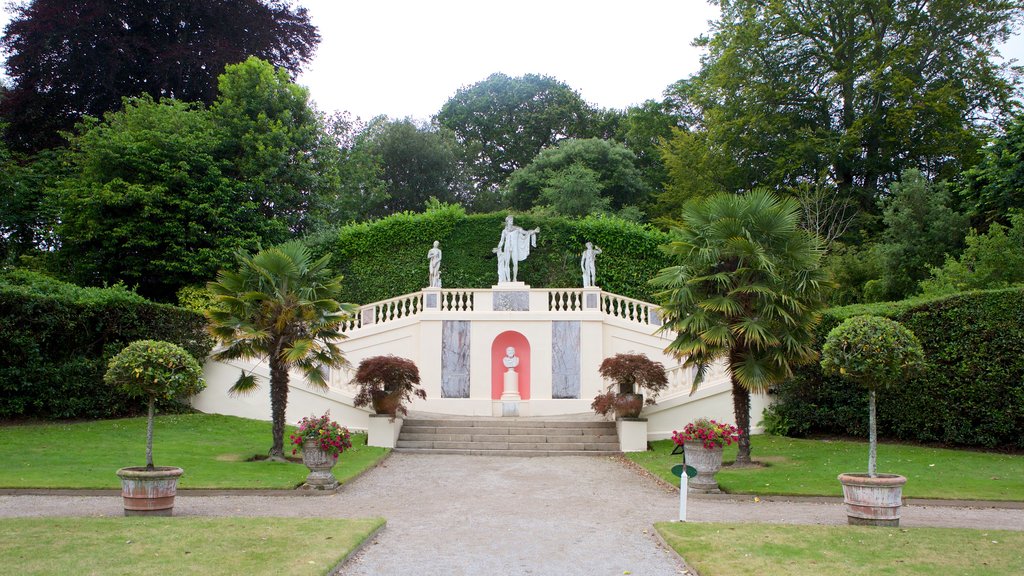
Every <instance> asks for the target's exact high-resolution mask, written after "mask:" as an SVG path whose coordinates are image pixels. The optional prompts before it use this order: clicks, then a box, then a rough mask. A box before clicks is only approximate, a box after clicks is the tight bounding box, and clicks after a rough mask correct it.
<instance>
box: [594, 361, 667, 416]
mask: <svg viewBox="0 0 1024 576" xmlns="http://www.w3.org/2000/svg"><path fill="white" fill-rule="evenodd" d="M599 372H600V373H601V376H603V377H604V378H605V379H606V380H611V383H610V384H609V385H608V387H607V389H606V390H605V392H603V393H601V394H598V395H597V396H596V397H595V398H594V402H593V403H591V405H590V408H591V409H592V410H593V411H594V412H597V413H598V414H600V415H602V416H606V415H608V414H609V413H611V412H614V413H615V415H616V417H618V418H638V417H639V416H640V411H641V410H642V409H643V407H644V404H645V402H644V395H643V394H641V393H640V389H641V388H644V389H647V390H648V391H649V392H650V395H649V396H648V397H647V401H646V404H647V405H653V404H654V400H655V399H656V398H657V397H658V394H660V393H661V391H662V390H664V389H665V388H667V387H668V378H667V377H666V376H665V366H663V365H662V364H661V362H655V361H653V360H651V359H650V358H648V357H647V356H645V355H643V354H616V355H615V356H612V357H611V358H605V359H604V361H603V362H601V368H600V369H599Z"/></svg>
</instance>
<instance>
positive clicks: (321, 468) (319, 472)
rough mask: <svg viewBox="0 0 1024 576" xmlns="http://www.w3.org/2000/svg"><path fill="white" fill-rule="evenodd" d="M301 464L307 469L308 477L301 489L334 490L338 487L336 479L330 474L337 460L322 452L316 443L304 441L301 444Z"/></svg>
mask: <svg viewBox="0 0 1024 576" xmlns="http://www.w3.org/2000/svg"><path fill="white" fill-rule="evenodd" d="M302 463H303V464H305V465H306V468H309V475H308V476H306V483H305V484H303V485H302V487H303V488H305V489H307V490H334V489H335V488H337V487H338V486H339V484H338V479H337V478H335V477H334V474H333V473H332V472H331V469H332V468H334V465H335V464H337V463H338V459H337V458H335V457H334V456H331V455H330V454H329V453H328V452H327V451H326V450H322V449H321V448H320V446H318V445H317V443H316V441H314V440H306V441H305V442H303V443H302Z"/></svg>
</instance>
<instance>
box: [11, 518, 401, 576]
mask: <svg viewBox="0 0 1024 576" xmlns="http://www.w3.org/2000/svg"><path fill="white" fill-rule="evenodd" d="M382 524H384V520H383V519H381V518H367V519H357V520H338V519H322V518H6V519H4V521H3V523H0V575H8V574H10V575H11V576H14V575H18V576H23V575H29V574H47V575H49V574H103V575H115V574H172V573H173V574H204V575H207V576H214V575H221V574H223V575H235V574H252V575H256V574H274V575H294V576H300V575H301V576H306V575H314V574H317V575H319V574H328V573H329V572H330V571H331V569H333V568H334V566H335V565H337V564H338V562H340V561H341V560H342V559H343V558H345V557H346V556H347V555H348V554H350V553H351V552H352V550H354V549H355V547H356V546H358V545H359V544H360V543H362V542H363V541H364V540H365V539H366V538H367V537H368V536H369V535H370V534H372V533H373V531H374V530H376V529H377V528H379V527H380V526H381V525H382Z"/></svg>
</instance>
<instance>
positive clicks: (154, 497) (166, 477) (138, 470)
mask: <svg viewBox="0 0 1024 576" xmlns="http://www.w3.org/2000/svg"><path fill="white" fill-rule="evenodd" d="M183 473H184V470H182V469H181V468H177V467H175V466H154V467H153V468H147V467H145V466H131V467H128V468H121V469H120V470H118V471H117V475H118V477H119V478H121V498H122V500H124V515H125V516H171V515H172V514H173V511H174V496H175V495H176V494H177V492H178V478H179V477H180V476H181V475H182V474H183Z"/></svg>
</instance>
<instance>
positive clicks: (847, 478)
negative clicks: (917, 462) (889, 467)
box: [839, 474, 907, 527]
mask: <svg viewBox="0 0 1024 576" xmlns="http://www.w3.org/2000/svg"><path fill="white" fill-rule="evenodd" d="M839 482H840V483H841V484H842V485H843V502H845V503H846V520H847V522H848V523H850V524H854V525H859V526H890V527H891V526H899V525H900V507H901V506H902V505H903V485H904V484H906V483H907V479H906V478H905V477H903V476H900V475H899V474H878V475H876V476H875V477H874V478H872V477H870V476H868V475H867V474H840V475H839Z"/></svg>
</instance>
